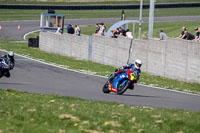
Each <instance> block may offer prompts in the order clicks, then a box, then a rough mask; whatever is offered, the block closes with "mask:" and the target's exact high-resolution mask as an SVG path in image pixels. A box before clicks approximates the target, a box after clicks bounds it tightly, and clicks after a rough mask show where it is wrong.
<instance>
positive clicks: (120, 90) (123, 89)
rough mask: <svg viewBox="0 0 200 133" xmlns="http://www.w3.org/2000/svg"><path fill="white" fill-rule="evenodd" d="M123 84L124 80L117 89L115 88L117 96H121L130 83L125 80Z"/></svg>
mask: <svg viewBox="0 0 200 133" xmlns="http://www.w3.org/2000/svg"><path fill="white" fill-rule="evenodd" d="M123 82H125V81H124V80H123V81H122V82H121V83H120V84H119V85H118V88H117V94H118V95H122V94H123V93H124V92H125V91H126V90H127V89H128V87H129V83H130V81H129V80H128V81H127V80H126V82H125V83H124V84H123Z"/></svg>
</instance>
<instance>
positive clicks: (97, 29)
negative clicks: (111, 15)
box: [95, 23, 100, 34]
mask: <svg viewBox="0 0 200 133" xmlns="http://www.w3.org/2000/svg"><path fill="white" fill-rule="evenodd" d="M99 30H100V27H99V24H98V23H96V31H95V34H98V32H99Z"/></svg>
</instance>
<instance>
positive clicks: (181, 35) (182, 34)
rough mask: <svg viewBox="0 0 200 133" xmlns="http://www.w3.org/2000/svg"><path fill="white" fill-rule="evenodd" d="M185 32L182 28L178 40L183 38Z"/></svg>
mask: <svg viewBox="0 0 200 133" xmlns="http://www.w3.org/2000/svg"><path fill="white" fill-rule="evenodd" d="M186 30H187V29H186V27H182V32H181V34H180V35H179V37H178V38H181V39H182V37H183V36H184V32H185V31H186Z"/></svg>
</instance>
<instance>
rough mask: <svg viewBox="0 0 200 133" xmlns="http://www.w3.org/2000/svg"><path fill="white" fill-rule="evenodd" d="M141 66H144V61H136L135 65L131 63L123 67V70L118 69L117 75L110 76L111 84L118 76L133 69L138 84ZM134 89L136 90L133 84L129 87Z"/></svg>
mask: <svg viewBox="0 0 200 133" xmlns="http://www.w3.org/2000/svg"><path fill="white" fill-rule="evenodd" d="M141 66H142V61H141V60H139V59H136V60H135V61H134V63H133V64H132V63H130V64H127V65H125V66H122V68H121V69H116V71H115V73H114V74H113V75H111V76H110V78H109V82H111V81H112V80H113V79H114V78H115V77H116V76H117V75H119V74H121V73H124V72H127V71H128V70H129V69H131V70H132V71H133V73H134V74H135V75H136V80H135V83H137V81H138V80H139V77H140V73H141V70H140V67H141ZM133 88H134V84H132V85H131V86H130V87H129V89H133Z"/></svg>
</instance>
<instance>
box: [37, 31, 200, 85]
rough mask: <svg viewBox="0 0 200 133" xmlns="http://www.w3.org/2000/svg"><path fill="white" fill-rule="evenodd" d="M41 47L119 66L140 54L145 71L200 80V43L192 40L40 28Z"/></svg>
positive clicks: (193, 80)
mask: <svg viewBox="0 0 200 133" xmlns="http://www.w3.org/2000/svg"><path fill="white" fill-rule="evenodd" d="M39 47H40V49H41V50H44V51H48V52H52V53H56V54H61V55H65V56H70V57H75V58H77V59H83V60H91V61H94V62H98V63H101V64H105V65H111V66H116V67H120V66H122V65H125V64H126V63H127V60H130V61H133V60H135V59H137V58H139V59H141V60H142V61H143V66H142V71H144V72H148V73H150V74H154V75H159V76H163V77H168V78H174V79H179V80H183V81H190V82H200V45H199V43H196V42H192V41H187V40H180V39H168V40H166V41H159V40H155V39H149V40H141V39H140V40H139V39H134V40H133V41H132V40H131V39H129V38H124V37H119V38H117V39H116V38H110V37H105V36H97V35H93V36H87V35H82V36H75V35H70V34H62V35H58V34H55V33H51V32H41V33H40V44H39ZM130 48H131V49H130Z"/></svg>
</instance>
